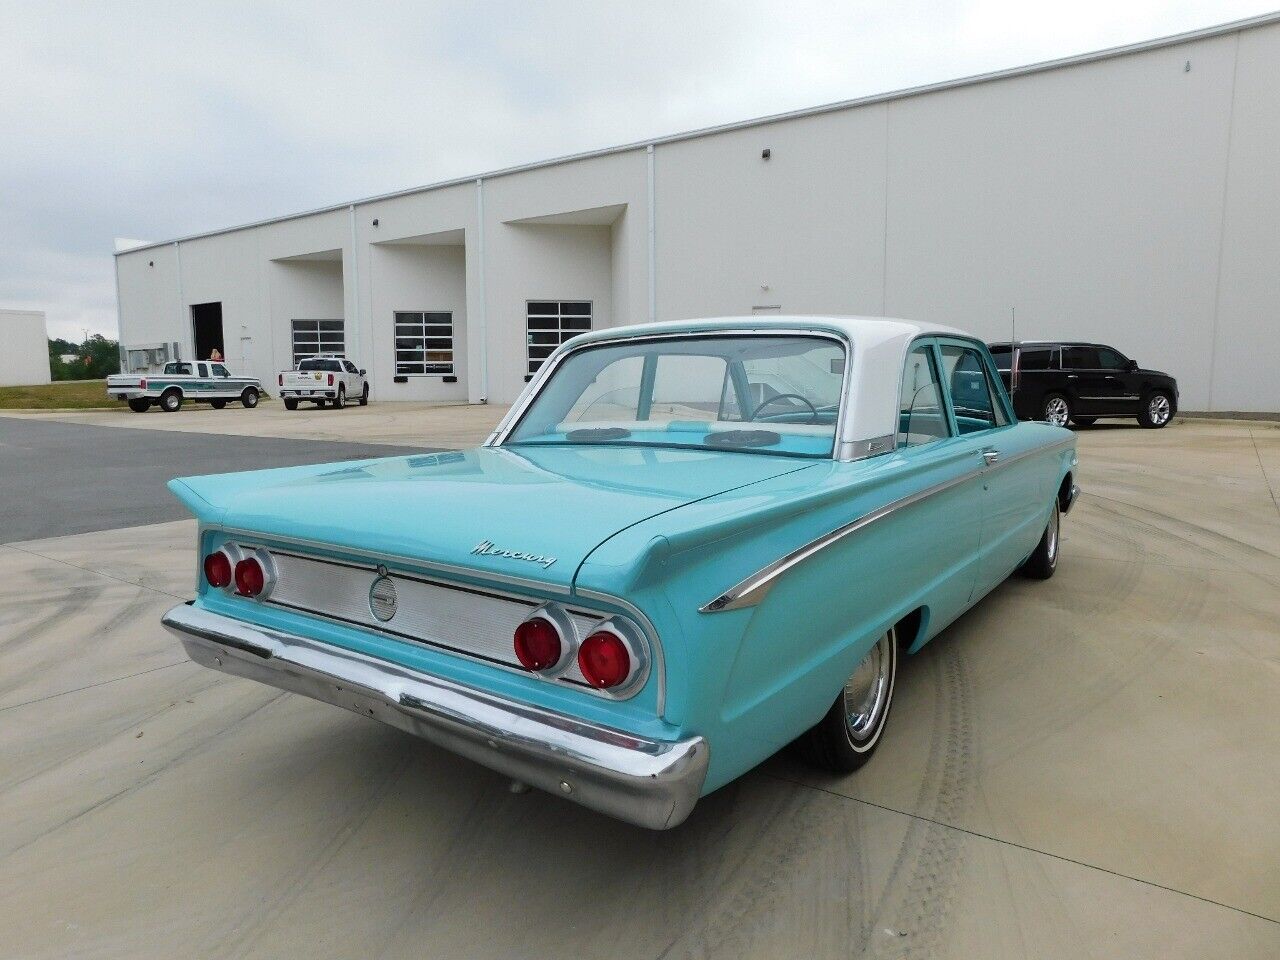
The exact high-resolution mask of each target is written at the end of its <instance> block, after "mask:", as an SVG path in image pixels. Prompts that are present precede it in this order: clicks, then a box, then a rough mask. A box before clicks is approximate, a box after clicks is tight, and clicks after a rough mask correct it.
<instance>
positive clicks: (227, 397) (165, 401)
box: [107, 360, 262, 413]
mask: <svg viewBox="0 0 1280 960" xmlns="http://www.w3.org/2000/svg"><path fill="white" fill-rule="evenodd" d="M261 395H262V383H261V381H259V380H258V379H256V378H255V377H235V376H232V375H231V371H230V370H228V369H227V368H226V366H225V365H224V364H222V363H220V362H219V361H217V360H174V361H172V362H171V363H166V364H165V365H164V369H163V370H161V371H160V372H159V373H141V374H139V373H115V374H112V375H111V376H109V377H107V396H108V397H111V398H112V399H114V400H124V401H125V402H127V403H128V404H129V409H130V410H132V411H133V412H134V413H145V412H146V411H147V410H149V409H150V408H151V406H152V405H153V404H154V405H156V406H158V407H159V408H160V409H161V410H163V411H164V412H165V413H173V412H175V411H176V410H178V409H180V408H181V407H182V404H183V402H184V401H187V400H190V401H192V402H194V403H207V404H209V406H211V407H213V408H214V409H215V410H221V409H222V408H223V407H225V406H226V405H227V403H228V402H229V401H232V400H239V401H240V402H241V403H242V404H244V405H245V406H246V407H248V408H249V409H253V408H254V407H256V406H257V405H258V399H259V398H260V397H261Z"/></svg>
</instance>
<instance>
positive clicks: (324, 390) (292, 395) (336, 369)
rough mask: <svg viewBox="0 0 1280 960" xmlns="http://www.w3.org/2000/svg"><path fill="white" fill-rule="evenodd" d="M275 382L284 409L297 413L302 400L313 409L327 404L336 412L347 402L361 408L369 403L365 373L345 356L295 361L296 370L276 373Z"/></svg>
mask: <svg viewBox="0 0 1280 960" xmlns="http://www.w3.org/2000/svg"><path fill="white" fill-rule="evenodd" d="M276 380H277V382H278V384H279V387H280V399H281V400H283V401H284V407H285V409H286V410H297V409H298V403H299V402H300V401H303V400H305V401H307V402H308V403H314V404H315V405H316V406H317V407H323V406H324V405H325V404H326V403H331V404H333V406H334V407H335V408H337V409H342V408H343V407H345V406H346V405H347V401H348V400H355V401H358V402H359V404H360V406H362V407H363V406H364V405H365V404H367V403H368V402H369V381H368V380H367V379H365V371H363V370H361V369H359V368H358V367H357V366H356V365H355V364H354V363H352V362H351V361H350V360H348V359H347V358H346V357H335V356H327V355H326V356H320V357H307V358H306V359H305V360H301V361H299V362H298V368H297V369H296V370H282V371H280V373H279V375H278V376H277V377H276Z"/></svg>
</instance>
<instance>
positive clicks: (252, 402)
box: [240, 387, 258, 410]
mask: <svg viewBox="0 0 1280 960" xmlns="http://www.w3.org/2000/svg"><path fill="white" fill-rule="evenodd" d="M240 402H241V403H243V404H244V406H245V409H246V410H252V409H253V408H254V407H256V406H257V405H258V391H257V390H255V389H254V388H253V387H245V388H244V393H242V394H240Z"/></svg>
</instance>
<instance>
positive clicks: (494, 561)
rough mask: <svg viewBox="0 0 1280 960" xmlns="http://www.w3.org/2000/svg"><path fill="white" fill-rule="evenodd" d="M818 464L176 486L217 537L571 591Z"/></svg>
mask: <svg viewBox="0 0 1280 960" xmlns="http://www.w3.org/2000/svg"><path fill="white" fill-rule="evenodd" d="M809 465H810V462H809V461H805V460H798V459H795V458H788V457H773V456H765V455H759V454H746V453H737V452H729V451H703V450H677V449H666V448H639V447H584V446H564V447H556V448H546V447H542V448H529V447H525V448H521V449H519V451H517V450H516V449H515V448H510V447H506V448H498V447H481V448H479V449H476V450H470V451H467V452H459V453H452V452H449V453H433V454H424V455H421V456H408V457H393V458H388V459H381V460H367V461H356V462H351V463H341V464H324V465H318V466H310V467H289V468H284V469H279V470H258V471H252V472H247V473H230V474H217V475H212V476H203V477H184V478H181V479H178V480H174V481H172V482H171V483H170V484H169V487H170V489H171V490H172V491H173V492H174V493H175V494H176V495H177V496H178V498H179V499H180V500H182V501H183V502H184V503H185V504H186V505H187V506H188V507H189V508H190V509H191V510H192V511H193V512H194V513H195V514H196V515H197V517H199V519H200V520H201V521H202V522H203V523H205V524H209V525H215V526H222V527H226V528H228V529H236V530H245V531H250V532H253V533H259V534H261V535H263V536H264V537H266V538H270V537H272V536H278V537H287V538H290V539H293V540H302V541H311V542H315V543H318V544H327V545H332V546H334V547H337V548H343V547H346V548H352V549H356V550H360V551H372V552H375V553H378V554H385V555H388V556H399V557H408V558H411V559H414V560H421V561H425V562H429V563H431V562H434V563H445V564H449V565H452V566H461V567H465V568H468V569H471V570H474V571H475V573H476V575H477V576H479V577H482V578H483V577H484V576H486V575H498V576H502V577H511V576H516V577H522V578H527V579H532V580H539V581H545V582H549V583H556V584H559V585H562V586H571V585H572V582H573V578H574V575H575V573H576V571H577V569H578V566H579V565H580V564H581V563H582V561H583V560H584V559H585V558H586V557H587V555H588V554H590V553H591V551H592V550H594V549H595V548H596V547H597V546H598V545H599V544H601V543H602V542H604V541H605V540H607V539H609V538H610V537H611V536H613V535H614V534H615V533H617V532H619V531H620V530H624V529H626V528H627V527H629V526H631V525H633V524H636V523H639V522H641V521H643V520H646V519H648V518H649V517H653V516H656V515H657V514H660V513H663V512H665V511H668V510H672V509H675V508H677V507H680V506H683V505H685V504H688V503H692V502H693V501H696V500H701V499H703V498H706V497H710V496H715V495H716V494H719V493H724V492H725V491H728V490H733V489H735V488H738V487H742V486H744V485H747V484H751V483H757V482H759V481H762V480H767V479H770V478H772V477H776V476H780V475H782V474H786V473H791V472H794V471H796V470H802V469H804V468H805V467H806V466H809Z"/></svg>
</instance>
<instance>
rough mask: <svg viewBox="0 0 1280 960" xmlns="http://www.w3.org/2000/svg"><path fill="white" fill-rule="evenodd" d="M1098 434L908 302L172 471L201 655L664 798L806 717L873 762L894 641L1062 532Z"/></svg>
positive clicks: (748, 333) (823, 756)
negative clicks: (869, 315) (339, 437)
mask: <svg viewBox="0 0 1280 960" xmlns="http://www.w3.org/2000/svg"><path fill="white" fill-rule="evenodd" d="M1075 469H1076V453H1075V440H1074V437H1073V435H1072V434H1071V433H1069V432H1068V431H1067V430H1064V429H1062V428H1059V427H1053V426H1049V425H1047V424H1043V423H1018V422H1016V420H1015V419H1014V417H1013V414H1012V411H1011V409H1010V404H1009V399H1008V397H1007V396H1006V394H1005V391H1004V388H1003V387H1002V385H1001V381H1000V378H999V375H998V373H997V371H996V369H995V367H994V365H993V363H992V361H991V357H990V355H989V354H988V352H987V348H986V347H985V346H984V345H983V344H982V343H981V342H980V341H979V340H977V339H975V338H973V337H970V336H968V335H966V334H963V333H961V332H960V331H957V330H952V329H948V328H945V327H938V326H930V325H925V324H915V323H908V322H903V321H897V320H880V319H860V318H825V317H771V318H761V317H735V318H725V319H714V320H699V321H688V322H679V323H661V324H649V325H645V326H637V327H629V328H617V329H612V330H604V331H600V332H596V333H591V334H587V335H584V336H580V337H577V338H575V339H573V340H571V341H570V342H568V343H567V344H565V345H564V346H562V347H561V348H559V349H558V350H557V351H556V353H555V354H554V355H553V356H552V357H551V358H550V359H549V360H548V361H547V362H546V363H545V364H544V365H543V367H542V368H541V370H540V371H539V372H538V374H537V376H536V377H535V379H534V380H533V382H532V383H530V384H529V386H528V388H527V389H526V390H525V392H524V394H523V395H522V396H521V398H520V399H519V401H518V402H517V403H516V404H515V405H514V406H513V407H512V408H511V410H510V411H509V413H508V414H507V415H506V417H505V418H504V419H503V421H502V422H501V424H500V425H499V426H498V428H497V430H496V431H495V432H494V433H493V434H492V435H491V436H490V437H489V438H488V440H487V441H486V442H485V444H484V445H483V446H481V447H479V448H478V449H475V450H468V451H466V452H459V453H433V454H429V455H421V456H408V457H394V458H388V459H379V460H369V461H363V462H354V463H342V464H332V465H322V466H309V467H294V468H287V469H281V470H263V471H255V472H249V473H233V474H224V475H219V476H206V477H190V478H186V479H180V480H174V481H173V482H172V483H171V484H170V487H171V489H172V490H173V492H174V493H175V494H176V495H177V496H178V497H179V498H180V499H181V500H182V501H183V502H184V503H185V504H186V505H187V506H188V507H189V508H190V509H191V510H192V511H193V512H194V513H195V515H196V516H197V518H198V519H199V522H200V531H199V547H198V550H199V564H198V589H197V595H196V598H195V599H194V600H193V601H192V602H190V603H187V604H182V605H180V606H177V607H175V608H174V609H173V610H171V611H169V612H168V613H167V614H166V615H165V617H164V623H165V625H166V626H167V627H168V628H169V629H170V630H171V631H173V632H174V633H175V634H176V635H177V636H178V637H180V638H181V640H182V642H183V644H184V645H185V647H186V649H187V651H188V652H189V654H190V655H191V657H192V658H193V659H194V660H196V661H197V662H199V663H201V664H204V665H205V666H209V667H213V668H215V669H218V670H222V671H225V672H227V673H231V674H235V675H238V676H242V677H248V678H251V679H254V680H259V681H262V682H263V683H267V684H271V685H272V686H275V687H279V688H282V689H285V690H292V691H295V692H298V693H302V694H306V695H307V696H310V697H314V698H315V699H317V700H322V701H326V702H328V703H332V704H336V705H338V706H341V707H345V708H347V709H348V710H352V711H354V712H356V713H359V714H362V715H364V716H368V717H373V718H376V719H378V720H381V721H383V722H385V723H388V724H391V725H393V726H396V727H399V728H401V729H403V730H407V731H409V732H411V733H414V734H417V735H419V736H421V737H423V738H425V739H427V740H429V741H431V742H433V743H436V744H438V745H440V746H442V747H445V748H447V749H449V750H453V751H455V752H457V753H459V754H462V755H464V756H466V757H469V758H471V759H472V760H475V761H476V762H478V763H481V764H484V765H486V766H488V767H491V768H492V769H494V770H497V771H500V772H501V773H503V774H505V775H507V776H509V777H511V778H513V779H514V780H516V781H518V782H519V783H520V784H524V785H533V786H536V787H539V788H542V789H544V790H547V791H550V792H552V793H555V794H560V795H563V796H564V797H566V798H568V799H570V800H574V801H577V802H579V803H581V804H584V805H586V806H588V807H591V808H593V809H595V810H598V811H602V812H604V813H606V814H610V815H612V816H615V817H618V818H621V819H623V820H627V821H630V822H632V823H635V824H639V825H641V826H645V827H650V828H655V829H663V828H668V827H673V826H675V825H677V824H679V823H680V822H681V821H683V820H684V819H685V818H686V817H687V816H689V814H690V812H691V811H692V810H693V808H694V805H695V804H696V803H697V800H698V798H699V797H701V796H704V795H706V794H707V793H709V792H711V791H713V790H715V789H717V788H718V787H721V786H723V785H724V784H726V783H728V782H729V781H731V780H733V779H734V778H735V777H738V776H740V775H741V774H743V773H744V772H746V771H748V770H750V769H751V768H752V767H754V766H755V765H757V764H758V763H760V762H761V761H762V760H764V759H765V758H767V757H769V756H770V755H771V754H773V753H775V752H776V751H778V750H779V749H781V748H783V747H785V746H787V745H788V744H791V743H793V742H795V743H797V746H798V748H799V749H800V750H801V751H802V752H803V753H804V754H805V755H806V756H807V757H808V758H809V759H810V760H812V761H813V762H814V763H816V764H818V765H820V766H822V767H824V768H827V769H830V770H834V771H849V770H853V769H856V768H857V767H859V766H860V765H862V764H863V763H865V762H866V761H867V759H868V758H869V757H870V756H871V754H872V752H873V751H874V750H875V748H876V745H877V744H878V742H879V741H880V736H881V733H882V732H883V730H884V727H885V723H886V721H887V719H888V717H889V712H890V707H891V705H892V702H893V690H894V679H895V676H896V673H897V670H898V666H899V662H900V661H905V660H906V659H907V656H906V655H908V654H911V653H914V652H915V651H917V650H919V649H920V647H921V646H922V645H923V644H924V643H926V642H927V641H928V640H929V639H930V638H931V637H933V636H935V635H937V633H938V632H939V631H940V630H942V629H943V628H944V627H946V626H947V624H949V623H950V622H951V621H953V620H954V619H955V618H956V617H958V616H959V615H960V614H961V613H963V612H964V611H965V610H967V609H968V608H970V607H971V606H973V605H974V604H975V603H977V602H978V601H979V600H980V599H981V598H982V597H983V596H984V595H985V594H986V593H988V592H989V591H990V590H991V589H992V588H993V587H994V586H996V585H997V584H999V583H1000V582H1001V581H1002V580H1004V579H1005V578H1006V577H1008V576H1009V575H1010V574H1011V573H1013V572H1014V571H1017V570H1021V571H1023V572H1024V573H1025V574H1027V575H1030V576H1032V577H1037V578H1042V579H1043V578H1048V577H1049V576H1051V575H1052V574H1053V571H1054V568H1055V565H1056V563H1057V560H1058V543H1059V539H1058V522H1059V516H1060V515H1061V514H1063V513H1066V512H1067V511H1068V510H1069V509H1070V507H1071V505H1072V502H1073V501H1074V499H1075V496H1076V492H1077V487H1076V484H1075V482H1074V476H1075Z"/></svg>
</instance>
